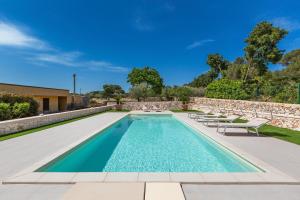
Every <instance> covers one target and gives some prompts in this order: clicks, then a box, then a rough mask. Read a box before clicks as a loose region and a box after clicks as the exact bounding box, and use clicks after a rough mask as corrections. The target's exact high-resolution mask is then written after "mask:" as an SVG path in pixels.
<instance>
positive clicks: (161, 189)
mask: <svg viewBox="0 0 300 200" xmlns="http://www.w3.org/2000/svg"><path fill="white" fill-rule="evenodd" d="M145 200H185V198H184V194H183V192H182V189H181V186H180V184H179V183H146V192H145Z"/></svg>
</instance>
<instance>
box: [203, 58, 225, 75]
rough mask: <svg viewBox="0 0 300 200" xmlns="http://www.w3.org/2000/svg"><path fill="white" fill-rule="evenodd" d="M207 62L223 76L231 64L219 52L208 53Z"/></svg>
mask: <svg viewBox="0 0 300 200" xmlns="http://www.w3.org/2000/svg"><path fill="white" fill-rule="evenodd" d="M206 63H207V64H208V65H209V66H210V67H211V70H212V71H214V72H216V73H217V74H219V73H221V75H222V76H223V75H224V73H223V71H224V70H226V69H227V67H228V65H229V62H228V61H227V60H226V59H224V58H223V56H221V55H220V54H218V53H216V54H210V55H208V57H207V61H206Z"/></svg>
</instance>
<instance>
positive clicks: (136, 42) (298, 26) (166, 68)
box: [0, 0, 300, 92]
mask: <svg viewBox="0 0 300 200" xmlns="http://www.w3.org/2000/svg"><path fill="white" fill-rule="evenodd" d="M299 8H300V1H298V0H286V1H281V0H272V1H270V0H252V1H251V2H250V1H246V0H227V1H224V0H193V1H191V0H186V1H182V0H181V1H179V0H178V1H175V0H174V1H171V0H160V1H158V0H139V1H138V0H130V1H121V0H119V1H115V0H111V1H100V0H85V1H83V0H72V1H67V0H44V1H40V0H26V1H25V0H23V1H21V0H0V72H1V76H0V82H6V83H16V84H26V85H37V86H46V87H58V88H66V89H71V87H72V81H71V80H72V74H73V73H76V74H77V76H78V88H81V90H82V92H87V91H91V90H99V88H100V87H102V85H103V84H105V83H114V84H120V85H122V86H123V87H124V88H125V89H128V88H129V84H128V83H127V82H126V78H127V74H128V72H129V71H130V69H132V68H133V67H141V66H145V65H148V66H152V67H155V68H156V69H157V70H158V71H159V72H160V74H161V75H162V77H163V79H164V81H165V84H167V85H180V84H184V83H187V82H190V81H191V80H192V79H193V78H194V77H196V76H197V75H199V74H200V73H203V72H205V71H207V70H208V66H207V65H206V64H205V62H206V57H207V55H208V54H210V53H216V52H218V53H221V54H222V55H223V56H224V57H225V58H227V59H229V60H234V59H235V58H236V57H238V56H242V55H243V50H242V49H243V47H244V46H245V44H244V39H245V38H246V37H247V35H248V34H249V32H250V31H251V30H252V28H253V27H254V26H255V24H257V23H258V22H260V21H262V20H268V21H270V22H272V23H274V24H275V25H277V26H280V27H283V28H286V29H288V30H289V32H290V33H289V35H288V36H287V37H286V38H285V39H284V40H283V41H282V42H281V43H280V47H281V48H283V49H286V50H292V49H296V48H299V47H300V12H299ZM273 68H278V66H273Z"/></svg>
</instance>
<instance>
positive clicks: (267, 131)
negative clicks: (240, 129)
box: [234, 119, 300, 145]
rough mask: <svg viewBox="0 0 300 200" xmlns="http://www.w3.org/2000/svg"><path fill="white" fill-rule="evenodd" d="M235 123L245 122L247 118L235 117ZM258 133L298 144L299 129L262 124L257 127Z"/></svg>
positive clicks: (299, 141)
mask: <svg viewBox="0 0 300 200" xmlns="http://www.w3.org/2000/svg"><path fill="white" fill-rule="evenodd" d="M234 122H235V123H245V122H247V120H243V119H237V120H235V121H234ZM258 131H259V133H260V134H262V135H265V136H270V137H275V138H278V139H280V140H285V141H288V142H292V143H294V144H298V145H300V131H295V130H291V129H287V128H279V127H276V126H272V125H267V124H266V125H263V126H262V127H260V128H259V129H258Z"/></svg>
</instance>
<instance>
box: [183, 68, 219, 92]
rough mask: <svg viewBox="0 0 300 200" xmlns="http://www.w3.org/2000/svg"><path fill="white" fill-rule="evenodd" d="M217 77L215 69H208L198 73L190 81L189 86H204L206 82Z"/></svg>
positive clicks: (208, 82)
mask: <svg viewBox="0 0 300 200" xmlns="http://www.w3.org/2000/svg"><path fill="white" fill-rule="evenodd" d="M217 77H218V73H217V72H215V71H212V70H210V71H208V72H206V73H204V74H200V75H199V76H198V77H196V78H195V79H194V80H193V81H192V82H190V83H189V84H187V85H189V86H191V87H198V88H199V87H206V86H207V85H208V84H210V83H211V82H213V81H214V80H215V79H216V78H217Z"/></svg>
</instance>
